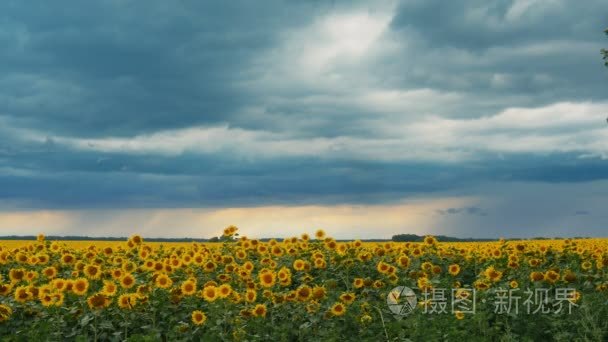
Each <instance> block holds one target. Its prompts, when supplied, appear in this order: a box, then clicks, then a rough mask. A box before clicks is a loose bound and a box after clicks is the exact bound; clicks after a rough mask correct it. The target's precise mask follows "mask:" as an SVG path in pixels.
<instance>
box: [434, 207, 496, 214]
mask: <svg viewBox="0 0 608 342" xmlns="http://www.w3.org/2000/svg"><path fill="white" fill-rule="evenodd" d="M438 213H439V214H440V215H455V214H467V215H477V216H487V215H488V213H487V212H486V211H485V210H484V209H482V208H479V207H463V208H447V209H442V210H439V211H438Z"/></svg>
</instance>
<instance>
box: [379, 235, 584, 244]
mask: <svg viewBox="0 0 608 342" xmlns="http://www.w3.org/2000/svg"><path fill="white" fill-rule="evenodd" d="M434 236H435V238H436V239H437V240H438V241H440V242H479V241H481V242H483V241H496V240H498V239H476V238H464V239H461V238H457V237H453V236H445V235H434ZM563 239H564V238H563V237H534V238H531V239H530V240H563ZM573 239H589V237H583V236H575V237H573ZM391 240H392V241H395V242H422V241H424V236H420V235H416V234H397V235H393V237H392V238H391ZM505 240H507V241H517V240H527V239H516V238H512V239H505Z"/></svg>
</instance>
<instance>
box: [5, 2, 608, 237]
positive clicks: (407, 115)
mask: <svg viewBox="0 0 608 342" xmlns="http://www.w3.org/2000/svg"><path fill="white" fill-rule="evenodd" d="M606 27H608V8H607V7H606V6H605V3H604V0H589V1H586V2H585V4H584V6H581V5H580V4H579V5H577V4H576V3H575V2H574V1H567V0H538V1H537V0H499V1H483V0H469V1H459V2H454V1H448V2H446V1H441V0H407V1H403V2H396V1H395V2H376V3H374V2H370V1H362V2H353V1H348V2H346V1H344V2H343V1H273V0H270V1H261V2H259V1H243V2H236V1H230V2H226V1H217V2H215V1H194V0H192V1H190V0H182V1H169V2H167V1H160V0H158V1H156V0H150V1H126V0H124V1H119V0H114V1H96V2H87V3H86V4H85V3H84V2H82V1H76V0H74V1H60V2H49V1H32V2H27V3H25V2H23V1H17V0H15V1H12V0H6V1H2V3H1V4H0V46H2V48H1V49H0V234H1V235H8V234H20V235H23V234H35V233H38V232H45V233H46V234H59V235H66V234H75V235H90V236H107V235H111V236H127V235H130V234H132V233H136V232H137V233H140V234H143V235H144V236H149V237H156V236H164V237H183V236H190V237H211V236H214V235H217V234H218V233H219V232H220V231H221V230H222V228H223V227H225V226H227V225H229V224H235V225H237V226H239V227H240V228H241V231H242V232H243V233H244V234H245V235H248V236H252V237H267V236H277V237H284V236H293V235H296V234H299V233H301V232H304V231H308V232H313V231H314V230H315V229H317V228H324V229H325V230H326V231H328V233H329V234H330V235H332V236H335V237H338V238H372V237H377V238H385V237H390V236H391V235H393V234H397V233H417V234H427V233H431V234H446V235H451V236H458V237H469V236H473V237H534V236H581V235H582V236H608V207H607V206H606V204H607V203H608V124H607V123H606V117H607V116H608V97H607V95H608V68H605V67H604V66H603V62H602V59H601V56H600V52H599V51H600V49H601V48H602V47H606V46H608V37H606V36H605V35H604V33H603V30H604V29H605V28H606Z"/></svg>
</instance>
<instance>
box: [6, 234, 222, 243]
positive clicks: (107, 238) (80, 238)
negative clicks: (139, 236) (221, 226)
mask: <svg viewBox="0 0 608 342" xmlns="http://www.w3.org/2000/svg"><path fill="white" fill-rule="evenodd" d="M36 238H37V237H36V236H34V235H24V236H18V235H9V236H0V240H36ZM46 239H47V240H61V241H127V239H128V238H127V237H112V236H101V237H96V236H74V235H68V236H55V235H50V236H46ZM214 240H215V241H218V240H219V239H218V238H217V237H213V238H211V239H199V238H146V237H144V241H146V242H210V241H211V242H213V241H214Z"/></svg>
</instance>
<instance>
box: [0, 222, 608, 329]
mask: <svg viewBox="0 0 608 342" xmlns="http://www.w3.org/2000/svg"><path fill="white" fill-rule="evenodd" d="M221 240H222V241H221V242H219V243H183V244H180V243H172V244H149V243H146V242H145V241H144V239H143V238H142V237H141V236H138V235H135V236H132V237H131V238H129V239H128V241H126V242H120V243H104V244H96V243H91V242H86V243H82V242H80V243H74V242H62V241H48V240H46V239H45V237H44V236H43V235H40V236H39V237H38V240H37V241H27V242H20V243H17V244H15V243H11V242H8V241H6V242H2V241H0V340H2V341H66V340H67V341H72V340H75V341H89V340H91V341H125V340H127V341H191V340H195V341H197V340H202V341H343V340H350V339H359V340H363V341H382V340H385V341H404V340H405V341H408V340H410V341H453V340H458V339H464V340H467V341H471V340H473V341H476V340H478V341H520V340H524V341H536V340H557V341H572V340H576V341H578V340H580V341H606V340H608V323H607V320H606V317H608V272H607V271H608V239H564V240H513V241H505V240H499V241H495V242H472V243H463V242H454V243H442V242H438V241H437V240H436V239H435V238H434V237H432V236H428V237H426V238H425V239H424V242H420V243H401V242H400V243H396V242H382V243H371V242H361V241H349V242H338V241H336V240H334V239H333V238H331V237H328V236H326V234H325V232H324V231H322V230H319V231H317V232H316V233H315V234H314V236H309V235H307V234H303V235H302V236H300V237H293V238H288V239H283V240H282V241H277V240H270V241H265V242H262V241H259V240H255V239H248V238H246V237H244V236H239V235H238V232H237V228H236V227H234V226H230V227H228V228H226V229H225V230H224V236H223V237H222V239H221ZM404 287H407V288H408V289H411V291H412V293H413V294H414V295H415V296H414V295H410V297H408V298H406V297H404V296H403V293H405V292H402V289H403V288H404ZM407 303H410V304H412V303H413V305H409V306H407V305H406V304H407ZM395 308H397V310H395ZM405 308H407V310H405Z"/></svg>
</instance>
